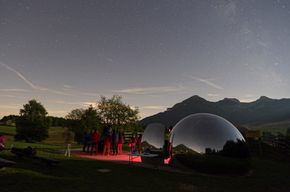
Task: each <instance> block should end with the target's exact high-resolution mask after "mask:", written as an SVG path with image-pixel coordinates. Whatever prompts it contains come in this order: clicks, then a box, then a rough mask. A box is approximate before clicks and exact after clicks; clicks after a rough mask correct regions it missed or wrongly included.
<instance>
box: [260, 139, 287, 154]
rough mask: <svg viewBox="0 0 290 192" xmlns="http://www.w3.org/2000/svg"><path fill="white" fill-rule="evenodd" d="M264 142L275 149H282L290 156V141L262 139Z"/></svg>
mask: <svg viewBox="0 0 290 192" xmlns="http://www.w3.org/2000/svg"><path fill="white" fill-rule="evenodd" d="M262 140H263V142H266V143H268V144H270V145H272V146H273V147H277V148H280V149H282V150H285V152H287V153H288V154H290V139H286V138H283V137H267V138H265V137H262Z"/></svg>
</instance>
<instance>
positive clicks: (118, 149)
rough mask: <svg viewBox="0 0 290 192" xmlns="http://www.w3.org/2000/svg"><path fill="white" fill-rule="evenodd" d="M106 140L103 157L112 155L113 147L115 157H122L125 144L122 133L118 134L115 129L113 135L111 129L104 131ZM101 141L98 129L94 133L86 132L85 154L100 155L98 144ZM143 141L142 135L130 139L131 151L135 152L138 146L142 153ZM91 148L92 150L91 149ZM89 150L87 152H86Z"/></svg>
mask: <svg viewBox="0 0 290 192" xmlns="http://www.w3.org/2000/svg"><path fill="white" fill-rule="evenodd" d="M103 135H104V140H103V148H102V149H103V155H110V149H111V146H112V150H113V155H116V156H117V155H121V154H122V146H123V144H124V137H123V135H122V134H121V133H118V132H117V131H116V130H115V129H113V133H112V135H111V132H110V130H109V129H106V130H104V132H103ZM99 139H100V134H99V132H98V130H97V129H95V130H94V132H92V133H88V132H85V134H84V136H83V144H84V146H83V153H86V152H87V153H90V154H91V155H93V154H95V155H97V154H98V147H99V146H98V143H99ZM141 140H142V135H140V136H139V137H138V139H136V138H135V136H134V135H133V136H132V137H131V139H130V143H129V147H131V151H134V150H135V146H136V144H137V145H138V151H139V153H141ZM90 146H91V150H89V149H90ZM86 148H87V150H86Z"/></svg>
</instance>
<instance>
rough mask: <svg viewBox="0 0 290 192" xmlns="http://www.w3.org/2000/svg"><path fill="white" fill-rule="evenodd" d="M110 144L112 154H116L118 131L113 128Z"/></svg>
mask: <svg viewBox="0 0 290 192" xmlns="http://www.w3.org/2000/svg"><path fill="white" fill-rule="evenodd" d="M112 144H113V155H118V133H117V131H116V130H115V129H113V135H112Z"/></svg>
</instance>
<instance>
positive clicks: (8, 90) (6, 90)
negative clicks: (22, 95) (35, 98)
mask: <svg viewBox="0 0 290 192" xmlns="http://www.w3.org/2000/svg"><path fill="white" fill-rule="evenodd" d="M0 90H1V91H4V92H10V91H15V92H17V91H20V92H21V91H23V92H27V90H25V89H0Z"/></svg>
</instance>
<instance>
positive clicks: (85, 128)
mask: <svg viewBox="0 0 290 192" xmlns="http://www.w3.org/2000/svg"><path fill="white" fill-rule="evenodd" d="M66 119H67V123H68V128H69V130H71V131H72V132H74V133H75V140H76V141H77V142H78V143H81V142H82V138H83V135H84V133H85V132H91V131H93V130H94V129H96V128H98V130H99V131H101V130H100V118H99V116H98V114H97V110H96V109H94V108H93V106H92V105H90V106H89V108H88V109H86V110H84V109H74V110H72V111H71V112H70V113H69V114H68V115H67V116H66Z"/></svg>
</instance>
